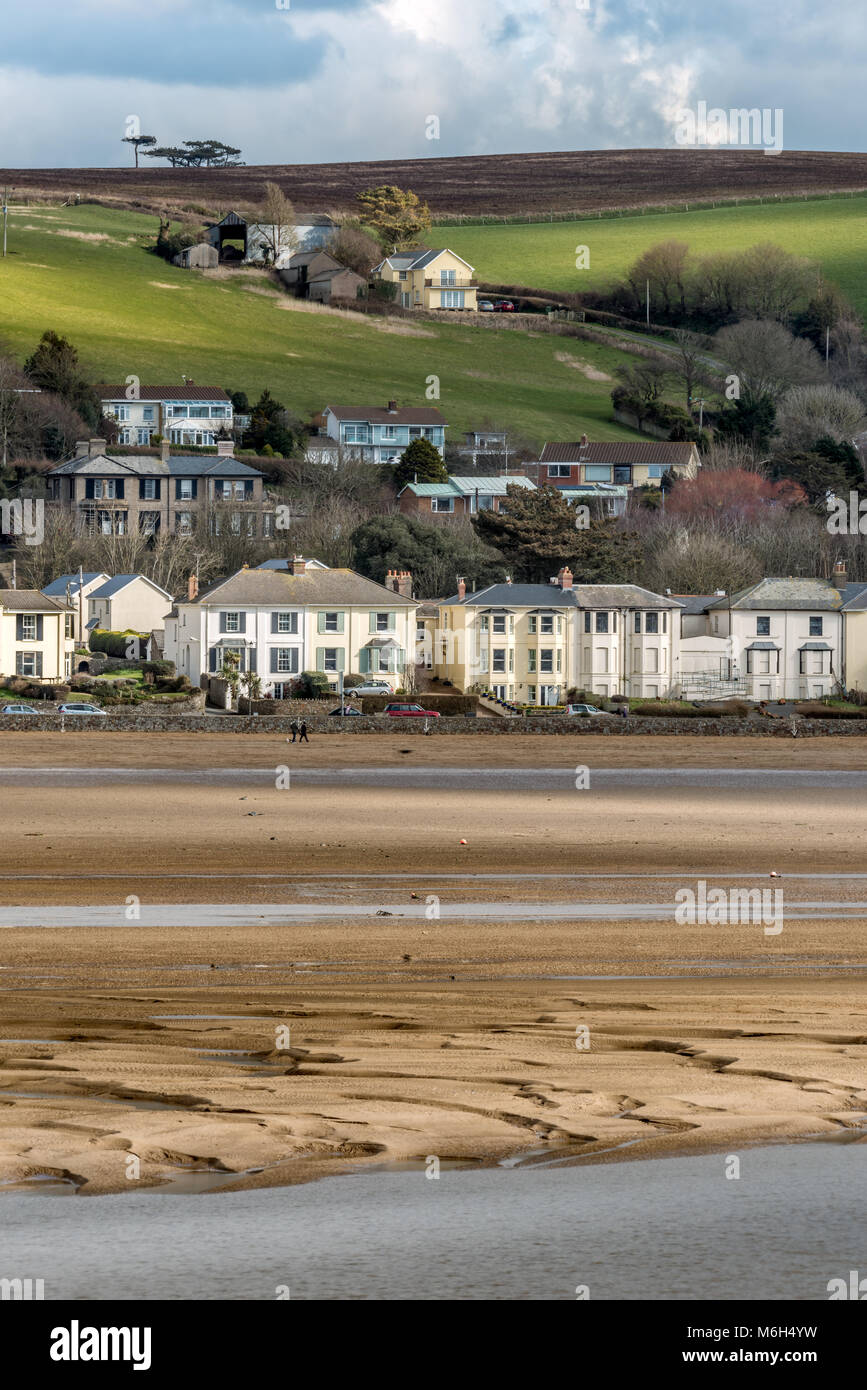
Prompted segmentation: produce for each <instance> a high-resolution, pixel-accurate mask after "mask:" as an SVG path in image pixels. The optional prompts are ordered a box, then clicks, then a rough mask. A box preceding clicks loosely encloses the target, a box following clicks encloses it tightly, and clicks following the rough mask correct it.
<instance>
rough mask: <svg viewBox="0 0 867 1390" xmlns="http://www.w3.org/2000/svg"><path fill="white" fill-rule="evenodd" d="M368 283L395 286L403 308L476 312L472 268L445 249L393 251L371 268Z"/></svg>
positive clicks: (476, 294) (476, 305)
mask: <svg viewBox="0 0 867 1390" xmlns="http://www.w3.org/2000/svg"><path fill="white" fill-rule="evenodd" d="M370 278H371V280H384V281H386V282H389V283H391V284H394V285H396V286H397V303H398V304H400V305H401V306H402V307H403V308H404V309H469V310H473V311H474V310H476V309H478V307H479V306H478V288H479V287H478V284H477V282H476V278H475V273H474V270H473V267H472V266H471V265H470V264H469V262H468V261H465V260H464V259H463V257H461V256H456V255H455V253H454V251H450V250H449V249H448V247H440V248H439V249H438V250H436V251H406V252H395V254H394V255H393V256H386V258H385V260H384V261H380V263H379V265H375V266H374V267H373V270H372V271H371V272H370Z"/></svg>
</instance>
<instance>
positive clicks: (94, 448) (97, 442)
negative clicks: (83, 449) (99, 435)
mask: <svg viewBox="0 0 867 1390" xmlns="http://www.w3.org/2000/svg"><path fill="white" fill-rule="evenodd" d="M87 452H88V455H89V457H90V458H92V459H95V458H98V457H99V455H100V454H104V453H105V440H104V439H89V440H88V441H87Z"/></svg>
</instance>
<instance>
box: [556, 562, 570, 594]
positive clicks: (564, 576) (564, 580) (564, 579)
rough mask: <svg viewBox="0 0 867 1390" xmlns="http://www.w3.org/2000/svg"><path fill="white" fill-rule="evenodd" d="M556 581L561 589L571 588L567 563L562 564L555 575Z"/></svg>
mask: <svg viewBox="0 0 867 1390" xmlns="http://www.w3.org/2000/svg"><path fill="white" fill-rule="evenodd" d="M557 582H558V584H559V585H560V588H561V589H571V588H572V571H571V570H570V568H569V566H568V565H564V566H563V568H562V569H561V570H560V571H559V573H558V575H557Z"/></svg>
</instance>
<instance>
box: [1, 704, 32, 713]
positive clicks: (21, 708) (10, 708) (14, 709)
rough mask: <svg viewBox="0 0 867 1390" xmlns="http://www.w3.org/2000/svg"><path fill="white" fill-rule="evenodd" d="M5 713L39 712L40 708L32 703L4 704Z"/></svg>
mask: <svg viewBox="0 0 867 1390" xmlns="http://www.w3.org/2000/svg"><path fill="white" fill-rule="evenodd" d="M3 713H4V714H38V713H39V710H38V709H34V708H33V706H32V705H4V706H3Z"/></svg>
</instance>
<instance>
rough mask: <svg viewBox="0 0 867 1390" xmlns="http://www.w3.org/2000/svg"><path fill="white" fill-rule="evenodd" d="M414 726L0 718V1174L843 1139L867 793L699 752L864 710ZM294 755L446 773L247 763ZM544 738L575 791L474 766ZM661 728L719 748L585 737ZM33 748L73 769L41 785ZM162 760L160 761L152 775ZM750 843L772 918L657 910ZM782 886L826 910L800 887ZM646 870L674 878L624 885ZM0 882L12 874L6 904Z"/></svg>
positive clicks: (856, 1059) (862, 1036)
mask: <svg viewBox="0 0 867 1390" xmlns="http://www.w3.org/2000/svg"><path fill="white" fill-rule="evenodd" d="M401 744H402V741H401V740H399V739H396V738H394V737H391V738H388V737H382V738H380V737H377V736H371V737H370V738H359V737H353V736H350V735H346V736H341V735H331V736H329V737H328V738H324V737H319V738H317V737H315V736H314V739H313V741H312V742H311V744H310V745H309V746H307V745H305V746H304V747H303V748H301V747H296V748H292V747H291V746H290V747H288V748H287V745H286V742H285V740H283V739H275V738H274V737H273V736H269V735H248V736H238V737H235V736H233V735H229V734H226V735H213V736H211V735H201V736H199V737H195V738H190V737H186V738H185V737H184V736H183V735H167V736H165V737H158V736H157V737H155V736H153V735H135V734H123V733H116V734H103V735H96V734H92V735H89V734H80V735H69V734H65V735H60V734H36V733H34V734H23V735H16V734H12V733H4V734H2V735H0V755H2V765H3V767H4V768H5V769H7V770H10V769H16V768H17V769H26V773H24V774H21V773H17V774H16V776H18V777H21V776H22V775H23V776H24V777H25V779H26V778H32V781H31V782H30V784H28V782H27V780H24V781H23V782H18V783H13V784H10V783H8V782H7V783H5V784H4V785H3V786H2V792H3V797H4V809H5V817H4V834H3V837H2V842H0V911H2V913H3V916H2V918H0V1183H3V1184H5V1185H7V1190H13V1191H15V1190H18V1191H20V1190H22V1188H23V1189H24V1190H27V1189H28V1187H30V1188H33V1187H34V1186H36V1187H37V1190H41V1189H40V1187H39V1185H42V1188H43V1189H44V1183H45V1179H46V1176H49V1177H50V1176H54V1177H55V1178H56V1179H57V1180H58V1181H60V1182H63V1183H65V1184H72V1185H74V1186H75V1187H76V1188H77V1190H78V1191H79V1192H80V1193H81V1194H82V1195H88V1194H99V1193H105V1192H111V1191H114V1192H128V1191H130V1190H132V1186H133V1181H132V1179H131V1176H130V1164H129V1160H130V1158H131V1156H132V1155H135V1156H136V1158H137V1159H138V1160H139V1163H140V1171H139V1172H138V1176H136V1177H135V1185H138V1186H163V1185H165V1184H167V1183H172V1182H176V1181H179V1180H181V1179H183V1178H184V1175H187V1176H188V1172H189V1170H190V1169H191V1168H198V1169H202V1168H206V1169H209V1170H211V1175H212V1177H213V1181H214V1182H215V1183H217V1184H218V1185H219V1186H221V1187H223V1186H225V1188H226V1189H228V1190H232V1189H236V1188H238V1187H249V1186H256V1185H273V1184H284V1183H292V1182H297V1181H303V1180H306V1179H310V1178H316V1177H321V1176H324V1175H326V1174H333V1173H337V1172H345V1171H347V1169H349V1168H351V1167H353V1166H355V1165H359V1164H361V1165H364V1164H376V1163H381V1162H390V1161H407V1160H409V1161H418V1162H419V1163H423V1162H424V1160H425V1157H426V1156H427V1155H430V1154H436V1155H438V1156H439V1157H440V1158H441V1159H443V1160H444V1161H445V1160H457V1161H460V1162H464V1163H480V1162H481V1163H493V1162H496V1161H498V1160H501V1159H503V1158H505V1157H510V1158H515V1159H517V1160H518V1161H520V1162H531V1163H532V1162H533V1161H534V1158H535V1157H538V1156H539V1155H540V1154H542V1155H549V1156H550V1154H551V1153H555V1154H558V1155H563V1156H568V1157H569V1160H570V1161H575V1162H580V1163H586V1162H610V1161H614V1160H617V1159H621V1158H623V1159H639V1158H642V1157H646V1156H649V1155H658V1154H664V1153H671V1152H688V1151H693V1152H695V1151H702V1150H711V1149H714V1150H719V1149H723V1150H725V1151H728V1150H729V1149H730V1148H732V1147H741V1146H743V1145H746V1144H749V1143H755V1142H768V1141H771V1142H773V1141H776V1140H791V1139H797V1138H803V1137H806V1136H809V1135H817V1134H818V1135H822V1136H824V1137H827V1138H831V1137H835V1136H836V1137H839V1138H840V1140H841V1141H843V1142H846V1141H847V1140H854V1142H863V1139H862V1138H859V1136H861V1135H863V1130H864V1116H865V1112H867V1065H865V1061H867V979H865V972H864V964H865V947H864V933H865V916H864V915H863V914H861V913H860V912H859V911H858V909H857V908H856V909H855V915H849V916H844V915H843V914H841V912H840V911H839V905H840V904H852V903H861V902H862V901H863V900H864V887H863V884H862V883H861V881H859V880H858V879H857V878H853V877H845V875H851V874H857V872H858V871H859V870H861V869H863V867H864V866H863V855H862V853H861V850H860V847H861V846H862V845H863V844H864V842H865V835H867V804H865V802H864V798H863V792H862V791H860V790H859V788H857V787H854V786H851V785H849V786H847V785H846V779H845V776H841V777H839V778H837V779H836V780H835V781H834V782H833V783H828V784H826V785H819V786H816V787H812V788H806V787H803V786H801V785H800V784H795V783H793V784H792V785H791V787H790V788H787V790H786V791H785V792H783V793H781V792H780V791H779V790H777V791H773V790H772V789H771V788H770V787H767V788H765V787H764V786H763V785H761V783H760V782H759V784H758V785H753V786H752V787H751V788H747V787H745V786H743V787H742V786H740V785H736V784H735V782H733V781H729V782H725V780H722V781H721V780H720V779H719V778H718V777H717V778H715V777H714V775H713V772H712V769H728V770H731V769H735V768H744V767H747V768H756V767H764V768H767V769H768V770H773V771H775V772H776V771H778V770H780V769H790V770H794V769H800V770H805V769H808V768H817V769H827V770H831V769H835V770H839V771H840V772H842V773H846V772H849V773H851V772H853V771H855V770H859V769H864V767H865V766H867V740H861V739H845V740H843V739H839V740H833V739H816V740H811V741H809V742H807V741H803V742H801V741H799V742H797V743H791V744H788V743H785V742H784V741H781V740H774V741H770V740H769V741H768V742H767V743H762V742H759V741H757V740H750V739H731V740H722V739H705V740H701V739H699V738H688V739H677V738H671V739H651V738H648V739H646V740H645V739H642V740H638V739H632V740H628V741H627V740H623V741H617V742H615V741H614V740H611V739H604V738H601V737H600V738H598V739H596V738H591V737H584V738H578V737H576V738H575V739H574V740H573V739H568V738H565V737H564V738H562V739H557V740H554V739H544V738H534V737H533V736H530V735H528V736H526V737H524V738H516V739H514V740H506V739H498V740H492V739H480V738H476V739H473V738H472V737H470V736H467V737H461V736H455V737H451V738H442V739H430V740H425V741H424V742H423V746H422V741H421V740H414V744H418V745H419V746H418V747H414V748H413V749H412V750H411V751H410V752H406V753H405V752H404V751H403V750H402V747H401ZM482 745H484V747H483V746H482ZM284 760H285V762H286V763H287V764H290V765H291V766H292V767H293V768H297V769H315V768H317V767H318V768H319V769H321V770H323V771H324V770H326V769H328V768H329V767H330V768H332V769H340V768H346V769H354V771H355V773H356V774H357V773H358V772H359V770H360V769H362V768H363V767H364V766H369V767H375V768H378V769H382V768H383V767H388V766H391V767H395V766H401V765H402V766H403V767H404V768H406V767H407V763H408V762H409V763H412V764H415V763H416V762H418V763H419V764H420V765H427V766H428V767H431V766H437V765H440V766H449V767H452V768H454V769H456V771H459V772H460V773H461V774H462V777H463V778H464V781H463V782H462V783H461V784H460V785H456V786H455V787H454V788H451V787H446V788H445V789H443V788H442V787H440V788H430V787H428V788H427V789H426V788H424V787H423V786H421V785H419V784H413V778H412V775H411V773H410V774H409V775H408V776H407V778H406V779H404V781H403V782H401V783H399V784H398V785H395V786H390V787H386V786H382V785H374V784H372V783H368V784H361V783H360V782H359V781H358V780H356V781H355V782H354V783H352V782H351V781H350V780H348V779H346V780H344V781H343V782H341V783H340V784H333V783H332V784H328V783H325V782H320V783H316V782H313V781H307V782H303V781H300V780H299V782H298V784H297V785H296V784H295V783H294V781H293V784H292V786H290V787H289V788H288V789H285V790H279V789H277V787H276V786H275V785H272V784H271V781H270V779H269V778H264V779H263V777H262V775H261V773H262V770H263V769H267V770H269V771H270V770H271V769H274V768H275V767H277V766H278V765H280V764H282V763H283V762H284ZM561 760H562V761H563V762H564V763H566V764H567V765H569V766H572V765H574V764H575V763H579V762H580V763H584V764H587V765H589V767H590V769H591V787H590V790H588V791H578V790H572V789H571V787H569V788H568V789H558V790H531V789H530V788H529V786H528V787H527V788H526V789H524V788H522V787H521V786H520V785H519V781H520V779H517V781H516V779H513V784H511V785H504V786H503V788H502V790H492V789H491V788H490V787H486V786H483V785H481V784H478V785H476V786H475V787H473V786H472V777H473V773H474V772H475V771H476V770H478V769H481V768H484V767H491V766H494V767H505V766H511V767H512V768H519V769H520V768H522V767H523V768H527V767H533V766H535V767H549V768H550V767H552V766H559V765H560V762H561ZM663 762H664V764H665V766H666V768H669V769H671V768H692V769H696V768H705V769H709V770H710V771H709V773H708V777H707V779H706V780H702V779H701V778H699V779H698V780H695V779H693V780H691V781H690V783H689V785H686V784H684V785H683V786H682V787H678V788H672V787H671V786H662V785H659V784H655V783H654V781H653V780H652V779H650V780H648V779H647V778H644V779H638V780H635V781H633V782H628V783H624V784H621V785H616V786H615V785H609V786H608V787H605V786H604V785H602V784H601V785H600V786H599V787H598V788H597V789H596V790H594V789H593V781H592V778H593V769H595V768H614V767H621V768H622V767H631V768H638V769H640V768H644V769H652V768H654V767H658V766H659V765H660V764H661V763H663ZM38 768H43V769H50V768H55V769H58V768H89V769H93V771H92V772H91V773H90V774H89V775H88V779H87V781H86V782H85V783H83V784H75V785H73V784H70V785H64V784H63V783H62V781H61V782H58V780H57V774H56V773H55V774H52V776H53V778H54V780H53V781H49V780H48V777H49V774H48V773H43V775H42V779H41V780H40V777H39V775H38V774H37V771H36V770H37V769H38ZM154 768H157V769H160V768H162V769H170V770H171V771H170V772H169V773H167V775H166V776H164V777H162V778H161V780H159V781H155V780H153V779H151V780H150V781H149V780H148V779H147V774H148V770H151V769H154ZM123 769H128V770H129V771H128V775H126V776H125V778H122V777H121V772H122V770H123ZM408 772H409V770H408ZM196 773H202V774H206V775H205V776H201V777H199V779H198V780H195V779H194V778H193V777H192V776H191V775H190V774H196ZM467 783H469V785H468V784H467ZM464 840H466V842H467V843H466V844H462V843H461V842H462V841H464ZM772 870H773V871H775V872H777V873H779V874H780V875H781V877H779V878H776V879H773V880H771V879H770V878H769V875H770V873H771V871H772ZM738 872H740V873H743V874H745V875H746V876H747V881H749V882H750V883H756V884H759V885H760V886H765V885H768V884H770V883H771V882H773V884H774V885H775V889H776V887H778V886H779V887H780V888H781V891H783V892H784V894H785V902H786V908H785V913H784V918H785V920H784V925H783V928H782V930H781V931H780V932H779V933H777V934H768V933H766V932H764V931H763V929H762V926H761V925H759V924H757V923H753V922H741V923H735V924H727V925H724V926H720V925H711V924H704V925H702V924H700V923H699V924H696V925H686V926H684V925H678V924H677V922H676V921H675V920H674V918H673V914H671V913H670V912H669V911H668V905H670V904H671V903H672V900H673V894H674V891H675V890H676V889H677V888H678V887H680V886H681V885H690V884H692V885H694V883H695V880H696V878H698V877H701V876H705V877H706V879H707V881H708V883H709V884H711V885H714V884H720V885H721V886H725V887H730V885H731V883H732V880H731V879H730V878H729V877H728V876H729V875H732V874H736V873H738ZM827 874H835V875H836V874H841V875H844V877H841V878H823V877H822V875H827ZM802 876H808V877H802ZM432 898H435V899H437V900H438V903H437V909H438V910H437V912H436V913H431V914H430V915H428V914H427V913H426V911H425V908H426V907H427V906H428V905H429V904H430V902H431V900H432ZM136 899H137V900H138V902H139V905H140V908H141V916H140V918H136V917H135V916H134V915H133V916H129V915H128V913H127V911H126V905H128V904H130V903H131V902H133V903H134V902H135V900H136ZM799 902H801V903H805V902H806V903H809V902H815V903H818V904H819V905H820V906H821V907H822V908H824V907H825V905H827V916H823V913H822V912H821V911H820V912H819V913H818V914H817V916H816V917H813V918H806V919H805V918H801V919H800V920H799V918H798V914H797V904H798V903H799ZM527 904H532V905H533V907H532V910H531V911H530V912H528V911H527V907H526V905H527ZM588 904H592V909H591V908H588ZM642 904H663V905H665V909H664V911H662V912H661V913H660V915H658V916H657V917H656V918H655V919H654V920H649V919H648V918H647V917H646V916H645V917H644V918H643V919H640V918H638V917H634V916H633V917H630V916H629V913H628V912H624V915H623V916H622V917H618V916H617V915H616V909H617V908H618V907H620V908H621V909H625V908H629V907H632V908H635V907H636V906H637V905H642ZM10 905H16V906H18V907H19V911H21V912H22V913H23V911H24V908H23V905H29V911H28V914H27V915H26V917H25V921H24V924H23V925H16V924H15V920H14V913H13V914H12V915H11V919H10V915H9V914H8V912H7V909H8V907H9V906H10ZM83 905H84V906H85V907H86V910H84V911H83V910H82V906H83ZM156 905H160V907H161V915H160V917H159V920H157V919H156V918H155V919H154V920H153V921H149V920H148V913H149V912H150V911H151V910H152V909H154V908H155V907H156ZM317 906H320V907H324V908H325V910H326V915H325V916H322V917H320V918H318V919H317V918H316V917H315V916H314V910H315V908H316V907H317ZM61 909H65V910H66V912H67V916H66V918H65V920H64V918H63V916H62V915H58V913H59V911H60V910H61ZM30 912H34V913H35V916H31V915H29V913H30ZM70 912H71V913H73V917H74V920H73V919H71V918H70V916H69V913H70ZM787 914H788V915H787ZM207 1180H208V1181H209V1182H210V1181H211V1177H209V1178H208V1179H207Z"/></svg>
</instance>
